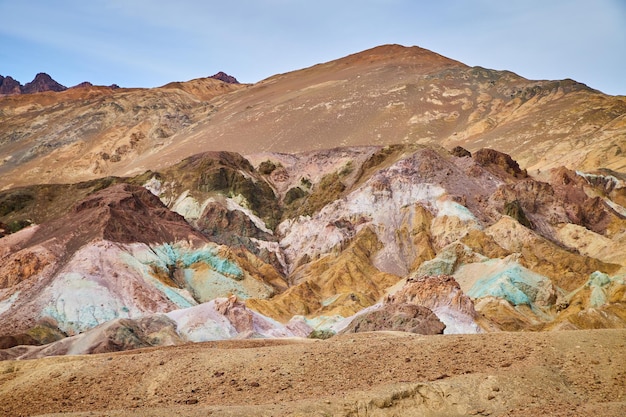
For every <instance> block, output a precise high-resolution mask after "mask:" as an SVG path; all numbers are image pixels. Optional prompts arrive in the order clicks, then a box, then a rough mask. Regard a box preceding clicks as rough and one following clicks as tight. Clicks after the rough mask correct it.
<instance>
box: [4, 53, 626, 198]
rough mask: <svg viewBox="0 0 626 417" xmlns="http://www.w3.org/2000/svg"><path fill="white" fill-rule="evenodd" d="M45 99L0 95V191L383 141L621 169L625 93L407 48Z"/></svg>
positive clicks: (539, 165) (536, 162) (533, 163)
mask: <svg viewBox="0 0 626 417" xmlns="http://www.w3.org/2000/svg"><path fill="white" fill-rule="evenodd" d="M229 92H232V94H225V93H229ZM71 94H75V93H71ZM45 97H46V96H45V94H44V95H34V96H32V97H31V98H29V100H31V101H30V102H28V103H26V102H22V101H19V100H17V99H16V98H13V97H9V98H4V99H2V100H0V111H2V114H3V115H5V121H4V123H3V125H2V126H3V127H2V129H1V130H0V161H3V162H2V165H0V174H1V175H2V177H3V181H2V183H0V187H1V188H6V187H7V186H9V185H11V184H14V185H17V184H28V183H33V182H51V181H59V178H62V179H63V181H65V182H69V181H76V180H77V179H81V180H85V179H90V178H94V177H99V176H105V175H121V176H128V175H136V174H137V173H140V172H143V171H145V170H147V169H152V170H155V169H161V168H163V167H165V166H168V165H172V164H174V163H176V162H178V161H180V160H182V159H184V158H185V157H188V156H190V155H193V154H196V153H199V152H204V151H207V150H219V151H221V150H229V151H236V152H240V153H242V154H245V155H249V154H252V153H257V152H262V151H274V152H301V151H306V150H315V149H317V150H319V149H328V148H334V147H337V146H354V145H388V144H396V143H436V144H440V145H443V146H445V147H446V148H452V147H454V146H456V145H462V146H464V147H465V148H467V149H469V150H470V151H474V150H477V149H480V148H484V147H491V148H494V149H498V150H500V151H503V152H506V153H508V154H510V155H511V156H512V157H513V158H514V159H515V160H517V161H518V162H519V163H520V164H521V165H522V166H525V167H527V168H528V169H529V170H535V169H541V170H545V169H547V168H553V167H557V166H560V165H564V166H566V167H568V168H570V169H582V170H587V171H590V170H595V169H598V168H608V169H612V170H614V171H624V170H625V169H626V162H625V161H626V158H624V156H623V152H624V151H625V146H624V139H623V138H624V131H625V130H626V98H624V97H612V96H607V95H605V94H602V93H600V92H598V91H596V90H593V89H591V88H589V87H587V86H585V85H583V84H580V83H577V82H575V81H572V80H561V81H531V80H526V79H524V78H522V77H519V76H517V75H516V74H513V73H511V72H507V71H495V70H489V69H485V68H481V67H468V66H466V65H464V64H462V63H460V62H457V61H454V60H451V59H448V58H445V57H443V56H441V55H438V54H436V53H434V52H431V51H428V50H425V49H422V48H419V47H410V48H407V47H403V46H400V45H385V46H380V47H376V48H373V49H370V50H367V51H363V52H360V53H357V54H354V55H350V56H348V57H345V58H341V59H338V60H335V61H331V62H327V63H324V64H319V65H315V66H313V67H310V68H306V69H302V70H299V71H294V72H290V73H286V74H279V75H276V76H273V77H270V78H268V79H266V80H263V81H261V82H258V83H256V84H254V85H238V84H227V83H222V82H220V81H218V80H215V79H202V80H194V81H191V82H188V83H172V84H168V85H167V86H164V88H158V89H149V90H132V91H130V90H124V89H122V90H121V91H116V92H115V95H113V96H110V97H109V98H107V99H103V98H99V99H89V100H77V101H74V102H71V103H68V102H67V101H64V103H65V104H64V105H61V104H60V101H63V100H64V98H62V97H63V96H62V95H60V94H58V93H57V94H55V95H54V96H53V97H52V96H51V97H48V98H45ZM51 99H52V101H53V102H52V103H49V104H48V106H50V107H44V106H43V105H42V104H39V100H44V101H45V100H48V101H49V100H51ZM16 100H17V101H16ZM33 100H34V102H33ZM57 100H60V101H57ZM56 103H59V104H56ZM42 166H45V167H46V168H45V169H44V168H42Z"/></svg>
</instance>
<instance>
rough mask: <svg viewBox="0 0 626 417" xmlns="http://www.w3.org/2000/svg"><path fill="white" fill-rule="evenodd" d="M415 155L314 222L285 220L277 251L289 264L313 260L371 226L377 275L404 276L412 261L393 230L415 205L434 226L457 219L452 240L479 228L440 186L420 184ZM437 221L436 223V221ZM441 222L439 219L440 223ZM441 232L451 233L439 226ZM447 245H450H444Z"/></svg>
mask: <svg viewBox="0 0 626 417" xmlns="http://www.w3.org/2000/svg"><path fill="white" fill-rule="evenodd" d="M419 165H420V161H419V158H418V156H416V155H414V156H412V157H409V158H406V159H403V160H400V161H398V162H397V163H395V164H394V165H392V166H391V167H389V168H387V169H383V170H381V171H378V172H377V173H376V174H374V175H373V176H372V177H371V178H369V179H368V180H367V181H366V182H365V183H364V184H363V185H362V186H361V187H359V188H357V189H356V190H354V191H353V192H351V193H350V194H349V195H348V196H346V197H345V198H343V199H340V200H337V201H334V202H332V203H330V204H329V205H327V206H326V207H324V208H323V209H322V210H321V211H320V212H318V213H316V214H315V215H313V216H312V217H300V218H299V219H295V220H287V221H285V222H283V223H281V224H280V225H279V227H278V231H279V235H280V236H281V237H282V238H281V240H280V244H281V248H282V249H283V252H284V254H285V259H286V260H287V262H288V264H290V265H291V270H293V265H294V264H295V263H297V260H298V259H300V258H301V257H303V256H304V255H307V256H308V257H309V258H311V259H315V258H316V257H319V256H320V255H323V254H325V253H328V252H330V251H331V250H333V248H335V247H338V246H341V245H343V244H344V243H345V242H347V241H349V240H350V239H351V238H353V237H354V236H355V235H356V234H357V233H358V232H359V231H360V230H361V229H362V228H364V227H366V226H370V227H372V229H373V230H374V231H375V232H376V234H377V236H378V239H379V240H380V242H381V243H382V246H383V248H382V249H381V251H380V252H379V253H378V254H377V255H376V261H375V266H376V267H377V268H379V269H380V270H381V271H384V272H389V273H393V274H396V275H401V276H402V275H406V274H407V273H408V265H409V264H410V262H411V259H406V258H405V256H404V255H403V250H402V246H406V244H404V245H403V242H401V241H400V239H399V237H398V234H397V231H398V229H400V228H401V227H402V226H403V225H404V224H406V223H407V221H408V219H409V218H410V217H411V216H413V215H414V214H415V206H416V205H419V206H422V207H424V208H426V209H427V210H428V211H429V212H431V213H432V214H433V215H434V216H435V217H436V219H435V220H434V221H435V222H436V223H435V226H437V225H438V224H439V223H441V222H443V223H445V221H446V219H452V218H453V219H455V225H456V226H458V225H461V226H464V228H462V229H461V230H460V231H456V229H455V232H456V235H455V237H454V240H456V239H458V238H460V237H462V236H463V235H464V234H465V233H467V231H468V230H469V229H471V228H478V229H480V228H481V225H480V222H479V221H478V219H476V217H475V216H474V215H473V214H472V213H471V212H470V211H469V210H468V209H467V208H465V207H463V206H462V205H460V204H458V203H456V202H454V201H451V200H450V199H449V197H448V196H447V193H446V190H445V189H444V188H442V187H441V186H439V185H436V184H433V183H429V182H423V181H422V180H421V174H420V172H419ZM437 218H440V219H439V220H438V219H437ZM442 219H443V220H442ZM438 229H441V230H442V232H441V233H442V234H443V233H444V232H446V233H447V232H449V231H450V229H451V228H446V227H438ZM447 243H450V242H446V244H447Z"/></svg>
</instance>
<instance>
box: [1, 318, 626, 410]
mask: <svg viewBox="0 0 626 417" xmlns="http://www.w3.org/2000/svg"><path fill="white" fill-rule="evenodd" d="M61 414H63V415H68V414H69V415H73V416H124V417H126V416H172V415H177V416H208V415H214V416H280V415H293V416H299V415H301V416H392V415H393V416H456V415H459V416H460V415H492V416H496V415H509V416H540V415H550V416H578V415H580V416H588V415H594V416H624V415H626V330H590V331H569V332H545V333H491V334H484V335H461V336H452V335H449V336H419V335H413V334H405V333H362V334H356V335H345V336H339V337H335V338H333V339H330V340H325V341H321V340H315V341H313V340H247V341H246V340H240V341H228V342H212V343H202V344H189V345H184V346H177V347H170V348H159V349H147V350H141V351H133V352H124V353H116V354H100V355H90V356H65V357H50V358H44V359H39V360H28V361H5V362H0V415H2V416H32V415H46V416H56V415H61Z"/></svg>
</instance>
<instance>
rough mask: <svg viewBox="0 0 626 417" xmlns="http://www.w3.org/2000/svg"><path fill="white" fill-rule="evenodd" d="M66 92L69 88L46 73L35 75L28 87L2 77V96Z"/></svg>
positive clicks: (0, 81) (0, 86) (0, 82)
mask: <svg viewBox="0 0 626 417" xmlns="http://www.w3.org/2000/svg"><path fill="white" fill-rule="evenodd" d="M65 90H67V87H65V86H64V85H61V84H59V83H58V82H56V81H55V80H53V79H52V77H51V76H49V75H48V74H46V73H45V72H40V73H38V74H37V75H35V78H34V79H33V80H32V81H31V82H29V83H26V85H22V84H21V83H20V82H19V81H17V80H15V79H14V78H13V77H10V76H7V77H3V76H1V75H0V96H8V95H14V94H32V93H41V92H44V91H65Z"/></svg>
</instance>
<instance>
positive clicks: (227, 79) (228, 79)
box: [209, 71, 239, 84]
mask: <svg viewBox="0 0 626 417" xmlns="http://www.w3.org/2000/svg"><path fill="white" fill-rule="evenodd" d="M209 78H215V79H216V80H220V81H224V82H225V83H228V84H239V81H237V79H236V78H235V77H233V76H232V75H228V74H226V73H225V72H222V71H220V72H218V73H217V74H215V75H211V76H210V77H209Z"/></svg>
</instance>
